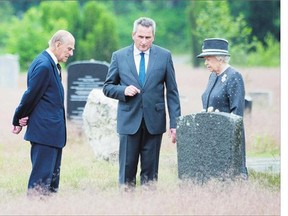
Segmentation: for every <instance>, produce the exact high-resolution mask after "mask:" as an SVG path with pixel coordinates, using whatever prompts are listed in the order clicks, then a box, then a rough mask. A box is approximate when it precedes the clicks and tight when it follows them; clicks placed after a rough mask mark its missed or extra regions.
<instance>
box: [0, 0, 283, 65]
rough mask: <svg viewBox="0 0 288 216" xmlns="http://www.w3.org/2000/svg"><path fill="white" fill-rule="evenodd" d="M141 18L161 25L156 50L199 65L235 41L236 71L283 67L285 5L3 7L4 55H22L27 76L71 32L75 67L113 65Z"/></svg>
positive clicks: (179, 2)
mask: <svg viewBox="0 0 288 216" xmlns="http://www.w3.org/2000/svg"><path fill="white" fill-rule="evenodd" d="M140 16H148V17H151V18H153V19H154V20H155V21H156V23H157V30H156V38H155V43H156V44H159V45H160V46H164V47H166V48H168V49H170V50H171V51H172V52H173V53H175V54H178V53H181V54H182V53H185V54H190V55H191V61H192V63H193V65H194V66H199V64H200V62H199V61H198V60H197V58H195V56H196V55H197V54H199V53H200V52H201V46H202V42H203V40H204V39H205V38H208V37H224V38H226V39H228V40H229V42H230V48H231V49H230V52H231V54H232V59H231V61H233V63H235V64H238V65H248V66H249V65H250V66H259V65H261V66H277V65H279V61H280V60H279V58H280V1H279V0H270V1H267V0H263V1H238V0H219V1H212V0H201V1H199V0H165V1H162V0H159V1H151V0H121V1H116V0H115V1H114V0H106V1H105V0H98V1H88V0H78V1H76V0H74V1H72V0H71V1H43V0H42V1H41V0H34V1H31V0H21V1H20V0H10V1H1V2H0V20H1V26H0V50H1V51H0V54H3V53H13V54H18V55H19V57H20V58H19V59H20V64H21V68H22V69H23V70H25V69H26V68H27V67H28V65H29V64H30V63H31V60H32V59H33V58H34V57H35V55H36V54H37V53H38V52H40V51H41V50H42V49H43V47H46V46H47V41H48V40H49V37H50V36H51V34H52V33H53V32H55V31H56V30H58V29H67V30H69V31H71V32H72V33H73V35H74V36H75V38H76V52H75V53H74V56H73V57H72V58H71V59H70V61H69V62H71V61H76V60H87V59H96V60H102V61H107V62H109V61H110V58H111V54H112V52H113V51H115V50H116V49H118V48H120V47H123V46H127V45H129V44H131V43H132V39H131V32H132V25H133V21H134V20H135V19H137V18H138V17H140ZM234 57H235V58H234ZM236 57H237V58H236ZM277 57H278V61H277ZM267 60H268V61H267ZM69 62H68V63H69ZM265 64H266V65H265Z"/></svg>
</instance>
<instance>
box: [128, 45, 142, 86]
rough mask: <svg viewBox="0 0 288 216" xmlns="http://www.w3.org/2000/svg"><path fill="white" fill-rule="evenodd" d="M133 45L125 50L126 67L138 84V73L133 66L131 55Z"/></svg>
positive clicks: (133, 61) (132, 56)
mask: <svg viewBox="0 0 288 216" xmlns="http://www.w3.org/2000/svg"><path fill="white" fill-rule="evenodd" d="M133 53H134V52H133V44H132V45H131V46H130V47H129V48H128V50H127V59H126V60H127V65H128V67H129V68H130V71H131V73H132V75H133V77H134V79H135V80H136V81H137V82H138V83H139V85H140V82H139V78H138V73H137V69H136V65H135V60H134V55H133Z"/></svg>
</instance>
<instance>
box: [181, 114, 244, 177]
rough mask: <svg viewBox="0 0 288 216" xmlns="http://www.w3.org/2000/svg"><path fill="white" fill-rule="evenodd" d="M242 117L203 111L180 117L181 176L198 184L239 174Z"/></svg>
mask: <svg viewBox="0 0 288 216" xmlns="http://www.w3.org/2000/svg"><path fill="white" fill-rule="evenodd" d="M243 141H244V139H243V119H242V117H240V116H237V115H234V114H228V113H222V112H203V113H196V114H191V115H186V116H181V117H179V118H178V119H177V154H178V155H177V157H178V176H179V178H180V179H189V180H193V181H195V182H197V183H204V182H206V181H208V180H209V179H212V178H216V179H220V180H225V179H228V178H229V179H233V178H234V177H236V176H239V175H240V171H241V165H242V158H241V146H242V145H243V144H244V143H243Z"/></svg>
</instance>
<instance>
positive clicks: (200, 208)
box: [0, 126, 280, 215]
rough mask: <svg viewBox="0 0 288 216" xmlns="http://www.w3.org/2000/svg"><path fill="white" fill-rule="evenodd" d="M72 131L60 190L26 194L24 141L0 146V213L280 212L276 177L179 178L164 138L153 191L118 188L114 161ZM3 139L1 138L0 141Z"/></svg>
mask: <svg viewBox="0 0 288 216" xmlns="http://www.w3.org/2000/svg"><path fill="white" fill-rule="evenodd" d="M69 133H70V134H72V135H71V136H70V138H69V140H68V144H67V146H66V147H65V148H64V151H63V163H62V172H61V182H60V190H59V193H58V194H57V195H55V196H52V197H49V198H46V199H33V200H31V199H28V198H27V197H26V185H27V180H28V177H29V172H30V169H31V164H30V159H29V151H30V149H29V143H27V142H25V141H23V140H21V139H20V138H19V142H17V143H11V142H10V143H8V145H3V144H1V145H0V152H1V157H0V167H1V176H0V185H1V188H0V196H1V201H0V214H1V215H8V214H13V215H142V214H144V215H279V214H280V176H279V175H268V174H260V173H256V172H252V173H251V172H250V180H249V181H234V182H217V181H211V182H209V183H208V184H206V185H204V186H200V185H195V184H192V183H190V182H180V181H179V179H178V177H177V155H176V146H175V145H174V144H172V143H170V142H169V140H168V138H167V137H166V135H165V137H164V141H163V145H162V151H161V159H160V169H159V181H158V183H157V190H155V191H147V190H145V189H144V188H141V187H140V186H137V188H136V191H135V192H134V193H123V192H121V191H120V190H119V189H118V184H117V178H118V164H117V163H116V162H111V163H109V162H106V161H97V160H96V159H95V156H94V153H93V152H92V148H91V147H90V146H89V144H87V142H86V140H85V136H83V134H81V133H80V132H78V131H77V129H75V128H73V126H70V127H69ZM1 143H2V142H1Z"/></svg>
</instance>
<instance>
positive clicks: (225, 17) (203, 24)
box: [189, 1, 251, 66]
mask: <svg viewBox="0 0 288 216" xmlns="http://www.w3.org/2000/svg"><path fill="white" fill-rule="evenodd" d="M207 11H209V13H207ZM189 19H190V21H192V22H190V24H191V35H192V53H193V54H192V59H193V60H194V61H193V62H194V65H195V66H199V63H200V62H199V60H197V59H196V58H195V56H197V55H198V54H199V53H201V47H202V43H203V40H204V39H205V38H225V39H227V40H228V41H229V43H230V46H229V49H230V53H231V54H232V53H237V55H236V56H237V59H238V60H239V59H241V58H240V57H241V56H242V57H243V56H245V55H244V54H245V53H246V51H247V50H248V49H249V47H248V36H249V35H250V33H251V28H249V27H248V26H247V24H246V22H245V20H244V18H243V16H242V15H239V16H238V17H236V18H234V17H232V16H231V15H230V9H229V5H228V2H227V1H195V2H192V3H191V5H190V10H189ZM232 56H233V55H232ZM236 56H235V58H236ZM231 59H232V58H231ZM240 61H242V60H240ZM235 62H236V61H235Z"/></svg>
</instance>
